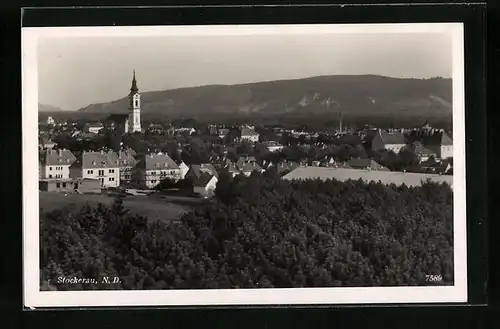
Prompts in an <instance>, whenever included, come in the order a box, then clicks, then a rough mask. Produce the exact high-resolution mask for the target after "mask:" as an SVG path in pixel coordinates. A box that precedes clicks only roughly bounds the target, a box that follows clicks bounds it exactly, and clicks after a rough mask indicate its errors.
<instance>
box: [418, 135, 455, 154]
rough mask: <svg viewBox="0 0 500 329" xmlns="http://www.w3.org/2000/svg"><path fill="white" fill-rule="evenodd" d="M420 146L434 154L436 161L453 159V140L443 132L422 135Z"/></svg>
mask: <svg viewBox="0 0 500 329" xmlns="http://www.w3.org/2000/svg"><path fill="white" fill-rule="evenodd" d="M422 144H423V146H425V148H427V149H429V150H431V151H432V152H434V153H435V154H436V158H437V159H447V158H453V140H452V139H451V138H450V137H449V136H448V134H446V132H444V131H443V130H439V131H437V132H436V131H434V132H433V133H432V134H427V135H424V137H423V138H422Z"/></svg>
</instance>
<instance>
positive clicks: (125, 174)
mask: <svg viewBox="0 0 500 329" xmlns="http://www.w3.org/2000/svg"><path fill="white" fill-rule="evenodd" d="M134 155H135V152H133V151H132V150H120V151H118V153H116V152H111V153H110V157H111V156H112V157H114V158H113V160H115V159H118V165H119V168H120V185H126V184H130V183H132V180H133V176H134V168H135V166H136V165H137V160H136V159H135V158H134Z"/></svg>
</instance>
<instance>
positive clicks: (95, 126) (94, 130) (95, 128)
mask: <svg viewBox="0 0 500 329" xmlns="http://www.w3.org/2000/svg"><path fill="white" fill-rule="evenodd" d="M101 129H104V125H103V124H102V123H101V122H97V123H86V124H85V126H84V127H83V131H84V132H87V133H91V134H98V133H99V131H101Z"/></svg>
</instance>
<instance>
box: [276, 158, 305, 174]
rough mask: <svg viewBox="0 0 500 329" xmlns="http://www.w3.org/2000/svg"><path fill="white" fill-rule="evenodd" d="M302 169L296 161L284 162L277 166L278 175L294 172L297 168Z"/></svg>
mask: <svg viewBox="0 0 500 329" xmlns="http://www.w3.org/2000/svg"><path fill="white" fill-rule="evenodd" d="M298 167H300V164H299V163H298V162H295V161H282V162H280V163H278V164H277V165H276V170H277V171H278V174H283V173H285V172H289V171H292V170H294V169H296V168H298Z"/></svg>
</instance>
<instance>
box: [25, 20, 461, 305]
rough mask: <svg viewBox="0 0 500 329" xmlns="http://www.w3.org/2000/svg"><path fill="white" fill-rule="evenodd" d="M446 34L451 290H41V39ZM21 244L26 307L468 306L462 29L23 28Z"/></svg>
mask: <svg viewBox="0 0 500 329" xmlns="http://www.w3.org/2000/svg"><path fill="white" fill-rule="evenodd" d="M319 33H320V34H325V33H329V34H339V33H355V34H359V33H363V34H373V33H377V34H380V33H392V34H393V33H396V34H404V33H447V34H449V35H450V38H452V40H453V58H452V63H453V142H454V182H453V185H454V252H455V254H454V273H455V285H454V286H448V287H369V288H300V289H241V290H240V289H234V290H233V289H231V290H156V291H82V292H64V291H51V292H42V291H40V290H39V289H40V280H39V226H38V225H39V213H38V212H39V205H38V203H39V197H38V168H37V164H38V154H37V152H38V151H37V146H38V76H37V75H38V69H37V61H38V59H37V42H38V39H39V38H48V37H52V38H76V37H111V36H113V37H124V36H126V37H131V36H137V37H152V36H156V37H160V36H179V37H181V36H195V35H204V36H205V35H213V36H215V35H250V34H251V35H255V34H260V35H273V34H274V35H275V34H279V35H284V34H293V35H296V34H319ZM21 34H22V85H23V93H22V97H23V109H22V110H23V114H22V120H23V123H22V124H23V137H22V141H23V227H24V232H23V241H24V242H23V243H24V304H25V306H26V307H31V308H34V307H63V306H68V307H86V306H177V305H179V306H181V305H182V306H187V305H285V304H286V305H291V304H295V305H297V304H316V305H319V304H365V303H369V304H379V303H389V304H392V303H439V302H443V303H445V302H466V301H467V248H466V247H467V246H466V244H467V234H466V208H465V205H466V198H465V109H464V107H465V99H464V98H465V92H464V41H463V24H462V23H430V24H427V23H425V24H420V23H419V24H352V25H340V24H335V25H333V24H332V25H258V26H255V25H253V26H252V25H248V26H245V25H227V26H220V25H219V26H140V27H137V26H129V27H57V28H53V27H42V28H23V29H22V32H21Z"/></svg>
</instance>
